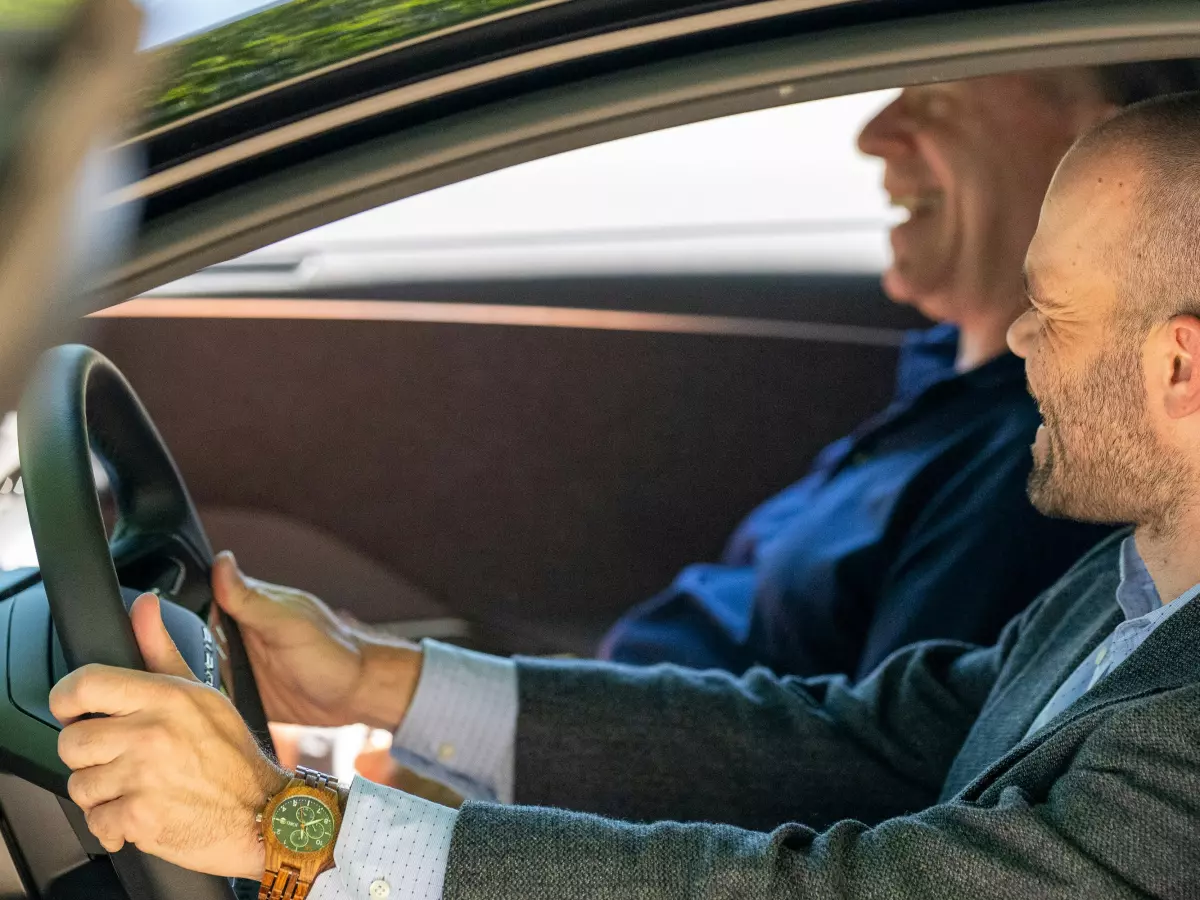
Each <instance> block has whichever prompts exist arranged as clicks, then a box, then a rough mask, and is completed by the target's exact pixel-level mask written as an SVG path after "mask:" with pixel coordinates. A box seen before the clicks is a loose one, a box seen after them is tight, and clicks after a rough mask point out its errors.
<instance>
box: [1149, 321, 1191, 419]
mask: <svg viewBox="0 0 1200 900" xmlns="http://www.w3.org/2000/svg"><path fill="white" fill-rule="evenodd" d="M1155 356H1156V357H1157V358H1158V359H1159V360H1160V363H1159V365H1160V366H1161V367H1162V368H1160V370H1159V371H1160V372H1162V377H1161V381H1160V383H1161V385H1162V387H1163V389H1164V395H1163V401H1164V402H1163V407H1164V409H1165V411H1166V413H1167V415H1168V416H1170V417H1171V418H1173V419H1182V418H1186V417H1187V416H1191V415H1195V414H1196V413H1198V412H1200V318H1197V317H1196V316H1176V317H1175V318H1173V319H1172V320H1171V321H1170V322H1169V323H1168V324H1167V330H1166V334H1165V336H1164V344H1163V346H1162V350H1161V352H1159V353H1156V354H1155Z"/></svg>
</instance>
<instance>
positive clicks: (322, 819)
mask: <svg viewBox="0 0 1200 900" xmlns="http://www.w3.org/2000/svg"><path fill="white" fill-rule="evenodd" d="M271 830H272V832H273V833H274V835H275V837H276V838H277V839H278V840H279V842H280V843H281V844H282V845H283V846H284V847H285V848H287V849H288V850H291V851H292V852H293V853H315V852H317V851H320V850H324V849H325V848H326V847H328V846H329V844H330V842H331V841H332V840H333V835H334V818H333V813H332V812H330V810H329V807H327V806H326V805H325V804H324V803H322V802H321V801H320V800H317V799H316V798H315V797H309V796H305V795H299V796H295V797H288V798H287V799H286V800H284V801H283V802H282V803H280V804H279V805H278V806H277V807H276V808H275V812H274V814H273V815H272V817H271Z"/></svg>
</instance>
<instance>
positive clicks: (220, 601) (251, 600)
mask: <svg viewBox="0 0 1200 900" xmlns="http://www.w3.org/2000/svg"><path fill="white" fill-rule="evenodd" d="M212 589H213V597H214V599H216V601H217V606H219V607H221V609H222V611H223V612H225V613H227V614H229V615H230V616H231V617H232V618H233V619H234V621H236V622H237V623H238V624H239V625H248V626H251V627H253V625H254V624H255V620H256V619H258V618H259V615H258V613H259V610H260V609H261V607H262V604H261V603H259V602H258V601H259V600H260V598H259V596H258V593H257V592H256V591H255V590H254V588H252V587H250V585H249V584H247V583H246V576H245V575H243V574H242V570H241V569H239V568H238V564H237V560H236V559H234V558H233V554H232V553H230V552H229V551H228V550H225V551H223V552H221V553H219V554H217V558H216V560H215V561H214V562H213V568H212Z"/></svg>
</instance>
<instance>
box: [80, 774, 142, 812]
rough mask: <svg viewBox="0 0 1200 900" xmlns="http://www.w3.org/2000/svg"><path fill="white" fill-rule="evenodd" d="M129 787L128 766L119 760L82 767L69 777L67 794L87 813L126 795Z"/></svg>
mask: <svg viewBox="0 0 1200 900" xmlns="http://www.w3.org/2000/svg"><path fill="white" fill-rule="evenodd" d="M128 787H129V785H128V783H127V767H126V766H122V765H121V764H120V763H119V762H117V763H110V764H108V765H105V766H92V767H90V768H87V769H80V770H79V771H78V772H73V773H72V774H71V777H70V778H68V779H67V795H68V796H70V798H71V799H72V800H73V801H75V805H76V806H78V807H79V808H80V809H82V810H83V811H84V812H85V813H86V812H89V811H90V810H92V809H94V808H95V807H97V806H100V805H101V804H104V803H109V802H111V801H113V800H116V799H117V798H119V797H122V796H124V795H125V793H126V791H127V789H128Z"/></svg>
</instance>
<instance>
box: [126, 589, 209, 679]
mask: <svg viewBox="0 0 1200 900" xmlns="http://www.w3.org/2000/svg"><path fill="white" fill-rule="evenodd" d="M129 618H130V620H131V621H132V623H133V634H134V636H135V637H136V638H137V642H138V649H140V650H141V651H142V659H144V660H145V661H146V669H147V671H150V672H154V673H155V674H158V675H175V676H177V677H179V678H186V679H187V680H188V681H199V679H198V678H196V676H195V675H194V674H193V673H192V670H191V669H190V668H188V664H187V663H186V662H184V660H183V656H182V655H181V654H180V652H179V648H178V647H176V646H175V642H174V641H173V640H171V635H170V634H168V633H167V626H166V625H164V624H163V620H162V607H161V606H160V605H159V602H158V597H156V596H155V595H154V594H142V596H140V597H138V598H137V599H136V600H134V601H133V608H132V609H131V610H130V611H129Z"/></svg>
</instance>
